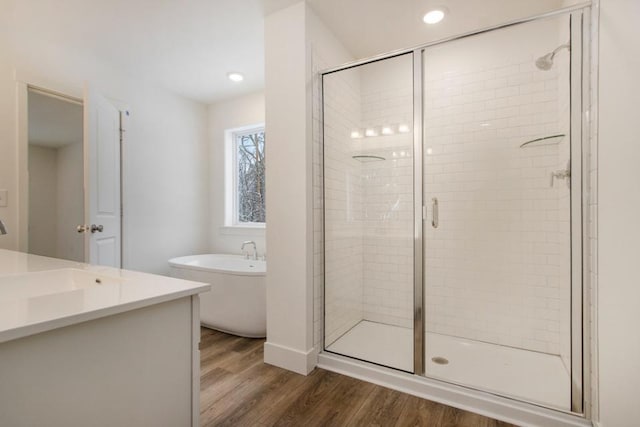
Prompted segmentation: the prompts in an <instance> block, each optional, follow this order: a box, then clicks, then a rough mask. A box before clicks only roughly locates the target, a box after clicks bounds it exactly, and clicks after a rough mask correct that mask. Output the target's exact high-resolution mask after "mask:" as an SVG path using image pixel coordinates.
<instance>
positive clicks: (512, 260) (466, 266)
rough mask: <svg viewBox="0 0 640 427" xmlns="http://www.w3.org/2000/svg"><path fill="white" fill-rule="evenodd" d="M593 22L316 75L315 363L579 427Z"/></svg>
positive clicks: (485, 37) (581, 15)
mask: <svg viewBox="0 0 640 427" xmlns="http://www.w3.org/2000/svg"><path fill="white" fill-rule="evenodd" d="M588 12H589V10H588V8H585V9H580V8H576V9H573V10H570V11H559V12H556V13H551V14H547V15H545V16H542V17H538V18H536V19H530V20H525V21H522V22H518V23H510V24H508V25H504V26H500V27H497V28H494V29H491V30H487V31H484V32H480V33H476V34H470V35H466V36H463V37H458V38H454V39H451V40H446V41H443V42H438V43H432V44H430V45H425V46H422V47H419V48H416V49H412V50H406V51H399V52H396V53H393V54H390V55H386V56H381V57H377V58H373V59H370V60H364V61H359V62H357V63H354V64H349V65H346V66H342V67H339V68H335V69H331V70H327V71H324V72H322V73H321V77H322V85H321V86H322V158H321V160H322V178H323V185H322V191H323V197H322V201H323V204H322V206H323V247H324V250H323V259H324V323H323V325H324V328H323V338H324V350H325V352H328V353H333V354H338V355H341V356H348V357H350V358H353V359H359V360H361V361H364V362H368V363H373V364H377V365H382V366H384V367H388V368H393V369H397V370H400V371H405V372H409V373H413V374H416V375H422V376H427V377H430V378H435V379H440V380H443V381H446V382H448V383H454V384H458V385H461V386H465V387H470V388H474V389H478V390H482V391H485V392H489V393H492V394H496V395H501V396H506V397H509V398H514V399H518V400H523V401H527V402H530V403H534V404H537V405H540V406H544V407H549V408H553V409H558V410H562V411H566V412H574V413H583V406H584V399H585V396H584V393H583V389H584V384H585V379H584V373H583V362H584V358H583V354H584V351H583V348H585V346H586V342H587V336H586V334H584V333H583V328H584V325H585V324H586V322H587V321H586V315H584V313H586V310H585V309H584V306H585V304H584V298H585V297H584V294H585V292H583V264H584V263H583V258H584V257H583V246H582V239H583V236H584V235H585V233H584V231H583V230H584V229H585V228H586V226H585V224H586V221H587V219H586V212H585V211H584V209H583V205H584V203H585V200H586V197H584V196H583V193H584V191H583V189H584V188H586V185H585V184H584V183H585V182H586V180H587V179H588V177H587V176H586V173H583V166H582V165H583V163H584V161H583V159H584V158H586V154H587V147H588V145H587V142H586V140H587V138H586V132H583V128H584V127H585V126H586V120H585V118H584V117H585V112H586V110H587V107H586V100H587V99H588V98H587V97H586V95H585V94H586V89H585V88H584V87H583V86H585V84H584V83H583V82H584V81H587V79H586V78H585V74H586V69H587V67H586V66H585V64H586V62H587V61H586V60H585V58H586V56H587V55H586V54H585V52H587V47H586V43H584V42H583V40H584V39H586V35H588ZM587 348H588V347H587Z"/></svg>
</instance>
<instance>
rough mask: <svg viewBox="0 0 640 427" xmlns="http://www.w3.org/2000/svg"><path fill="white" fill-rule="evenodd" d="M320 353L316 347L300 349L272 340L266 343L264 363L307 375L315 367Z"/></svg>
mask: <svg viewBox="0 0 640 427" xmlns="http://www.w3.org/2000/svg"><path fill="white" fill-rule="evenodd" d="M317 362H318V354H317V352H316V351H315V349H313V348H312V349H311V350H308V351H300V350H296V349H294V348H290V347H285V346H283V345H279V344H274V343H271V342H268V341H267V342H265V343H264V363H268V364H270V365H274V366H277V367H279V368H283V369H287V370H289V371H293V372H296V373H298V374H302V375H307V374H309V373H310V372H311V371H313V369H314V368H315V366H316V364H317Z"/></svg>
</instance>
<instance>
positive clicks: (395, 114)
mask: <svg viewBox="0 0 640 427" xmlns="http://www.w3.org/2000/svg"><path fill="white" fill-rule="evenodd" d="M412 64H413V62H412V59H411V55H404V56H401V57H397V58H393V59H390V60H387V61H381V62H376V63H373V64H368V65H366V66H365V67H363V69H362V79H361V81H362V85H361V90H362V101H361V102H362V104H361V105H362V106H361V109H362V116H361V127H362V128H372V129H378V132H380V129H381V127H382V126H385V125H396V126H397V125H400V124H403V125H406V126H408V127H409V129H411V130H412V129H413V117H412V114H413V71H412ZM392 130H393V131H394V134H393V135H380V136H377V137H371V138H364V139H360V140H356V145H357V151H358V152H359V153H364V154H373V155H377V156H380V157H382V158H384V159H385V160H383V161H375V162H370V163H362V167H361V174H362V179H363V190H364V202H363V208H364V230H363V231H364V236H363V244H364V251H363V255H364V289H363V291H364V295H363V298H364V306H363V310H364V313H363V318H364V319H365V320H370V321H374V322H380V323H386V324H389V325H396V326H403V327H412V326H413V133H412V132H408V133H400V132H398V128H397V127H392Z"/></svg>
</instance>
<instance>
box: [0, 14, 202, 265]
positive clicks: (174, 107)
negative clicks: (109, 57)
mask: <svg viewBox="0 0 640 427" xmlns="http://www.w3.org/2000/svg"><path fill="white" fill-rule="evenodd" d="M37 13H38V10H37V3H36V2H33V3H28V2H21V3H15V2H3V3H2V4H1V5H0V28H2V30H0V31H2V32H0V58H1V60H0V152H1V153H2V156H0V188H3V189H8V190H9V206H8V207H7V208H0V218H2V219H3V220H5V223H6V224H7V227H8V229H9V232H10V234H9V235H8V236H3V237H2V238H1V239H0V247H2V248H8V249H16V248H17V234H16V230H17V229H18V226H17V220H18V212H17V204H16V200H17V187H18V182H17V178H16V177H17V165H16V162H15V159H16V142H15V135H16V121H15V117H16V102H15V100H16V82H15V78H14V72H15V70H16V69H17V70H18V73H19V76H35V77H34V78H35V79H37V80H39V81H45V82H46V81H48V82H53V84H54V85H56V86H62V87H72V88H76V90H78V88H81V87H82V85H83V83H84V82H85V81H90V82H91V83H92V84H93V85H94V86H95V87H96V88H97V89H98V90H100V91H101V92H102V93H103V94H105V95H106V96H108V97H110V98H114V99H119V100H122V101H124V102H126V103H127V104H128V105H129V107H130V109H131V112H132V115H131V117H130V120H129V128H128V129H127V133H126V144H125V147H124V150H123V155H124V170H123V174H124V196H123V198H124V216H125V220H124V236H123V237H124V239H123V240H124V243H125V247H124V254H123V255H124V258H123V259H124V266H125V267H126V268H131V269H134V270H142V271H147V272H155V273H166V272H167V271H168V267H167V262H166V261H167V260H168V259H169V258H171V257H174V256H180V255H188V254H192V253H198V252H203V251H205V250H206V249H207V247H208V240H209V233H208V232H207V231H206V230H208V229H209V203H208V191H209V188H208V181H207V180H208V166H207V162H208V144H207V140H206V119H207V117H206V107H205V106H204V105H202V104H199V103H196V102H193V101H190V100H186V99H184V98H182V97H179V96H177V95H174V94H172V93H170V92H168V91H166V90H164V89H162V88H158V87H153V86H150V85H148V84H146V83H145V79H144V76H136V74H135V73H136V70H119V69H114V68H113V67H111V66H110V65H109V64H108V62H106V61H105V58H96V57H94V56H93V54H92V53H91V52H90V51H81V50H76V49H70V48H68V47H65V46H61V45H55V44H52V43H50V42H48V38H47V36H46V34H37V33H24V32H23V30H22V28H23V27H25V26H24V25H21V24H22V23H23V22H25V20H27V19H28V18H29V16H31V15H32V14H37ZM29 78H31V77H29Z"/></svg>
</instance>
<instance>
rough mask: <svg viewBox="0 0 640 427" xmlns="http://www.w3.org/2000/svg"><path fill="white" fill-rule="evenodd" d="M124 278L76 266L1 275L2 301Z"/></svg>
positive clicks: (70, 289)
mask: <svg viewBox="0 0 640 427" xmlns="http://www.w3.org/2000/svg"><path fill="white" fill-rule="evenodd" d="M123 280H124V279H122V278H117V277H110V276H105V275H102V274H97V273H94V272H91V271H85V270H78V269H75V268H62V269H59V270H48V271H40V272H36V273H25V274H15V275H10V276H4V277H0V301H7V300H14V299H25V298H33V297H38V296H42V295H51V294H59V293H64V292H70V291H75V290H78V289H85V288H90V287H96V286H108V285H113V284H119V283H122V282H123Z"/></svg>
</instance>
